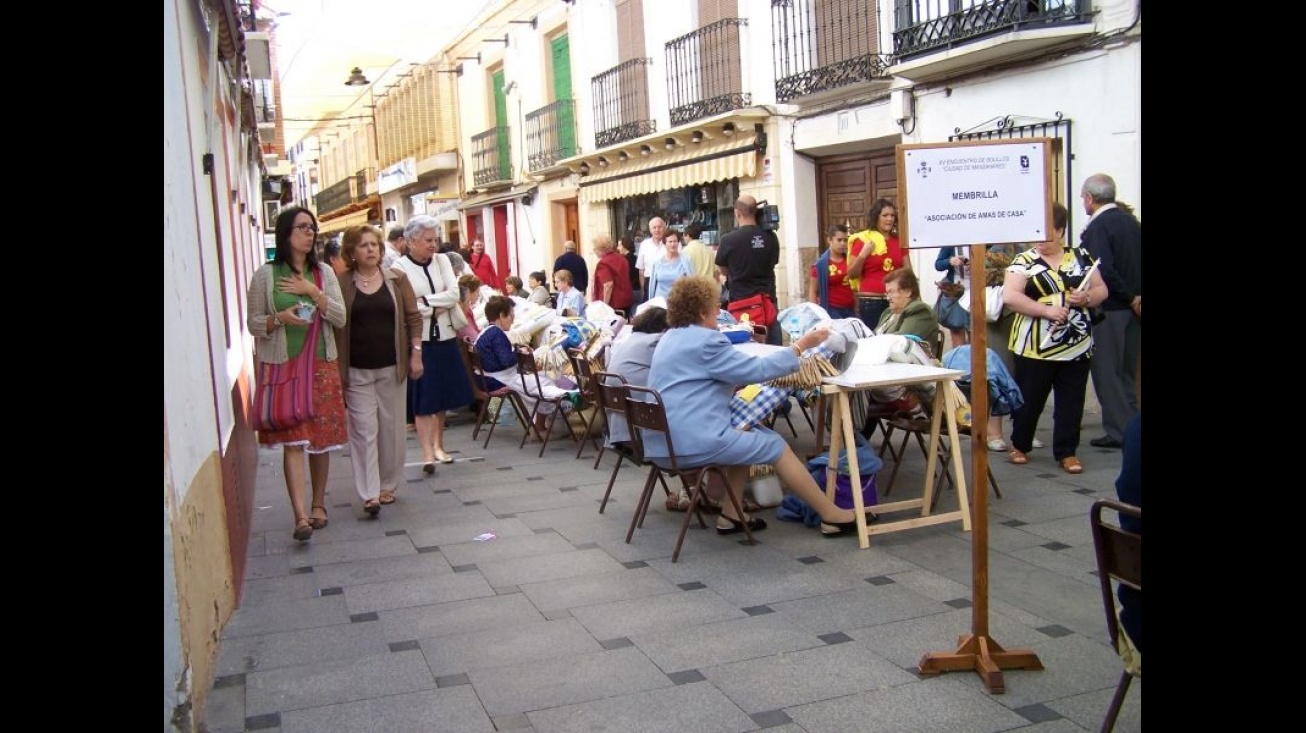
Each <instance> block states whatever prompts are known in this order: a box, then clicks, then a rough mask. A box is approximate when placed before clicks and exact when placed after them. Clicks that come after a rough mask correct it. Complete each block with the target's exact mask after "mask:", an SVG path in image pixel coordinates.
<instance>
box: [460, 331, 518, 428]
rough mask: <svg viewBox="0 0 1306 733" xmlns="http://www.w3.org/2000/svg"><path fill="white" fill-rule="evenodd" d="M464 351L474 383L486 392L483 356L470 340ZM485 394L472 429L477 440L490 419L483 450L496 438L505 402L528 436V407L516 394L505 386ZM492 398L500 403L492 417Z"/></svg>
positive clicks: (464, 340)
mask: <svg viewBox="0 0 1306 733" xmlns="http://www.w3.org/2000/svg"><path fill="white" fill-rule="evenodd" d="M463 350H464V353H466V354H467V360H468V363H470V364H471V367H472V379H473V381H474V382H476V383H478V386H480V387H481V389H482V390H486V388H487V387H489V382H488V381H486V380H488V379H489V377H488V376H487V375H486V373H485V368H484V367H483V366H482V365H481V355H480V354H478V353H476V344H475V343H473V342H472V341H470V340H468V339H463ZM485 394H487V395H488V397H487V398H486V399H484V400H482V401H481V409H480V412H479V414H478V415H477V416H476V427H475V428H473V429H472V440H476V437H477V436H478V435H480V432H481V428H482V427H483V426H484V425H485V421H486V418H489V419H490V429H489V430H488V431H486V433H485V442H484V443H483V444H482V445H481V448H485V447H487V446H488V445H489V444H490V438H491V437H493V436H494V427H495V426H496V425H498V424H499V415H500V414H501V413H502V412H503V405H504V403H505V402H506V403H508V406H509V407H511V408H512V412H513V414H514V415H516V416H517V422H518V423H520V424H521V426H522V429H523V430H525V431H526V432H527V433H528V434H529V433H530V428H529V427H528V424H527V422H526V418H525V415H526V412H527V410H526V405H525V403H523V402H522V401H521V397H520V396H518V394H517V393H516V392H514V391H512V389H510V388H509V387H507V386H503V387H500V388H498V389H496V390H493V391H485ZM490 397H498V398H499V401H498V402H497V403H495V407H494V414H493V415H490V399H489V398H490Z"/></svg>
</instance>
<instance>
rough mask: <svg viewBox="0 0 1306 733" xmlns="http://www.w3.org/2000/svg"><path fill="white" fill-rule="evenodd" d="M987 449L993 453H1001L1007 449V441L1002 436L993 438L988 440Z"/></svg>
mask: <svg viewBox="0 0 1306 733" xmlns="http://www.w3.org/2000/svg"><path fill="white" fill-rule="evenodd" d="M988 446H989V450H991V451H993V452H994V453H1001V452H1003V451H1005V450H1007V442H1006V441H1004V440H1003V439H1002V438H994V439H993V440H990V441H989V442H988Z"/></svg>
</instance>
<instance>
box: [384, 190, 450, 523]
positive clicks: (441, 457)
mask: <svg viewBox="0 0 1306 733" xmlns="http://www.w3.org/2000/svg"><path fill="white" fill-rule="evenodd" d="M438 226H439V223H438V222H437V221H436V219H435V218H434V217H431V216H426V215H420V216H414V217H413V218H411V219H409V220H408V224H407V225H406V226H405V227H404V238H405V239H407V240H408V253H407V254H406V255H404V256H403V257H401V258H400V259H399V261H398V262H396V263H395V267H394V269H396V270H400V271H402V272H403V273H404V274H405V275H407V276H408V281H409V282H410V283H411V284H412V286H413V294H414V295H416V296H417V310H418V311H419V312H420V313H421V314H422V346H421V349H419V351H421V354H422V365H423V367H424V372H423V374H422V376H421V377H419V378H417V379H410V380H408V405H409V407H410V409H411V411H412V413H413V422H414V424H416V425H417V439H418V441H419V442H420V443H421V446H422V459H423V461H422V462H423V465H422V471H423V472H425V473H435V464H436V462H439V463H453V457H452V456H450V455H449V454H448V453H447V452H446V451H445V449H444V413H445V412H446V411H448V410H454V409H458V408H461V407H466V406H467V405H468V404H470V403H471V401H472V385H471V382H470V380H469V379H468V377H467V369H466V368H465V367H464V366H463V357H462V354H461V353H460V352H459V348H458V340H457V336H458V334H457V331H456V330H455V328H454V324H453V320H452V317H451V315H450V314H451V312H452V310H453V309H454V308H460V307H461V297H460V294H459V291H458V278H457V276H456V275H455V274H454V269H453V267H452V266H451V265H450V264H449V257H450V256H449V255H444V254H440V253H438V252H437V251H436V247H437V246H438V244H439V236H438V235H437V233H436V227H438ZM391 501H393V499H391ZM382 503H388V502H386V501H385V500H384V499H383V500H382Z"/></svg>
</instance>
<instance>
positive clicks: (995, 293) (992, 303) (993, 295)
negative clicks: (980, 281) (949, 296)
mask: <svg viewBox="0 0 1306 733" xmlns="http://www.w3.org/2000/svg"><path fill="white" fill-rule="evenodd" d="M974 300H975V299H974V298H966V299H965V300H963V301H961V307H962V308H964V309H965V310H966V312H967V313H969V312H970V304H971V303H973V302H974ZM1001 317H1002V286H1001V285H989V286H988V287H986V288H984V320H986V321H988V322H989V323H997V321H998V319H999V318H1001Z"/></svg>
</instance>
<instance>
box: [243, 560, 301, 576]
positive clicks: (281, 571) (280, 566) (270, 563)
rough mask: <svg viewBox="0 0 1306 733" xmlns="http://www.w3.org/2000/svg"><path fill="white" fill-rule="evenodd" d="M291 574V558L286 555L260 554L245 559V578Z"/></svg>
mask: <svg viewBox="0 0 1306 733" xmlns="http://www.w3.org/2000/svg"><path fill="white" fill-rule="evenodd" d="M289 574H290V558H288V557H286V556H285V555H260V556H258V557H251V558H249V559H248V560H246V561H245V578H246V579H248V580H259V579H261V578H279V577H281V576H283V575H289Z"/></svg>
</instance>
